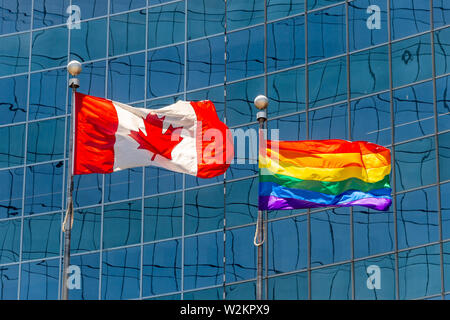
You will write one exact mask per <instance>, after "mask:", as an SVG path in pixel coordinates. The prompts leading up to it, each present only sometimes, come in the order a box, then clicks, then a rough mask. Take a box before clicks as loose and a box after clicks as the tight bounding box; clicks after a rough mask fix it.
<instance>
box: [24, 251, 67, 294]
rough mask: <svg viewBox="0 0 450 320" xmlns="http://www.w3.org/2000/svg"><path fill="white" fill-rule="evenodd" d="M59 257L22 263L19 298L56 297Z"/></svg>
mask: <svg viewBox="0 0 450 320" xmlns="http://www.w3.org/2000/svg"><path fill="white" fill-rule="evenodd" d="M59 262H60V260H59V259H52V260H42V261H36V262H30V263H24V264H22V269H21V272H20V279H21V281H20V298H19V299H20V300H56V299H58V282H59V280H58V279H59V276H58V273H59V264H60V263H59Z"/></svg>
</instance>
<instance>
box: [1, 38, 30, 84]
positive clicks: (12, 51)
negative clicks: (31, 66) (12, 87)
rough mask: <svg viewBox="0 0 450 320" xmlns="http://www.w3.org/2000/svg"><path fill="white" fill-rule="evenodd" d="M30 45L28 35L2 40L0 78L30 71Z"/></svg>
mask: <svg viewBox="0 0 450 320" xmlns="http://www.w3.org/2000/svg"><path fill="white" fill-rule="evenodd" d="M29 43H30V35H29V34H27V33H21V34H17V35H13V36H8V37H1V38H0V76H6V75H9V74H14V73H21V72H27V71H28V56H29V49H30V45H29Z"/></svg>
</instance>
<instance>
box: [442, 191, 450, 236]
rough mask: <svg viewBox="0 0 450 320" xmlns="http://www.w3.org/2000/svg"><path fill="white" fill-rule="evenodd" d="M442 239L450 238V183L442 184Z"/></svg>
mask: <svg viewBox="0 0 450 320" xmlns="http://www.w3.org/2000/svg"><path fill="white" fill-rule="evenodd" d="M441 223H442V239H444V240H445V239H448V238H450V183H446V184H442V185H441Z"/></svg>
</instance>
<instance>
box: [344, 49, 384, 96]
mask: <svg viewBox="0 0 450 320" xmlns="http://www.w3.org/2000/svg"><path fill="white" fill-rule="evenodd" d="M388 59H389V55H388V46H382V47H378V48H374V49H370V50H366V51H362V52H358V53H355V54H352V55H350V94H351V97H352V98H354V97H358V96H361V95H366V94H369V93H373V92H377V91H382V90H385V89H389V60H388Z"/></svg>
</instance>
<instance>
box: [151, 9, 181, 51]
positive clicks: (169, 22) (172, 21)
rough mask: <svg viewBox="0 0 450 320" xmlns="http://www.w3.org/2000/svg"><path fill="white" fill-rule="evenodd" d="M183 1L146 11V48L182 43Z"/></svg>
mask: <svg viewBox="0 0 450 320" xmlns="http://www.w3.org/2000/svg"><path fill="white" fill-rule="evenodd" d="M184 6H185V4H184V1H181V2H176V3H171V4H168V5H166V6H157V7H152V8H150V9H148V48H155V47H160V46H164V45H168V44H171V43H177V42H182V41H184V20H185V19H184Z"/></svg>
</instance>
